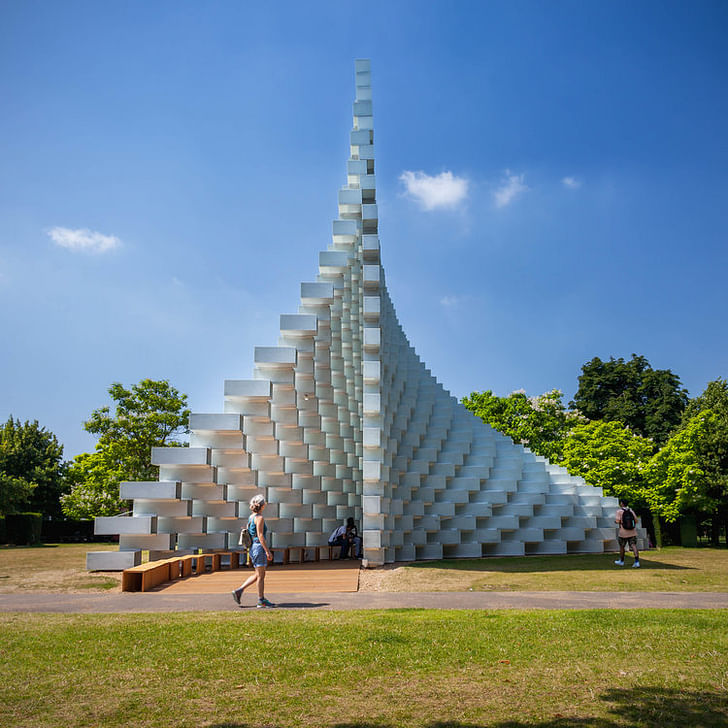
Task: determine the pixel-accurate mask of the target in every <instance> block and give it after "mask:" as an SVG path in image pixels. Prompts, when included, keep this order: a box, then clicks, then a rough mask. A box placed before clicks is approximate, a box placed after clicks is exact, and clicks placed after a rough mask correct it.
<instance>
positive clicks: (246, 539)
mask: <svg viewBox="0 0 728 728" xmlns="http://www.w3.org/2000/svg"><path fill="white" fill-rule="evenodd" d="M252 545H253V535H252V534H251V533H250V520H248V524H247V525H246V526H245V528H241V529H240V538H239V539H238V546H244V547H245V548H246V549H250V547H251V546H252Z"/></svg>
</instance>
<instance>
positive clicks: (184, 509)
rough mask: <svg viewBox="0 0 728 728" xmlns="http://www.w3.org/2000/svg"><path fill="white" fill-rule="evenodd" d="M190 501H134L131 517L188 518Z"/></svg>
mask: <svg viewBox="0 0 728 728" xmlns="http://www.w3.org/2000/svg"><path fill="white" fill-rule="evenodd" d="M191 505H192V503H191V502H190V501H183V500H178V501H173V500H146V499H142V498H136V499H135V500H134V508H133V515H134V518H136V517H137V516H190V515H192V514H191V513H190V509H191Z"/></svg>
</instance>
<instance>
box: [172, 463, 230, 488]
mask: <svg viewBox="0 0 728 728" xmlns="http://www.w3.org/2000/svg"><path fill="white" fill-rule="evenodd" d="M216 477H217V468H215V466H213V465H160V466H159V479H160V480H179V481H181V482H182V483H183V484H184V483H214V482H215V479H216Z"/></svg>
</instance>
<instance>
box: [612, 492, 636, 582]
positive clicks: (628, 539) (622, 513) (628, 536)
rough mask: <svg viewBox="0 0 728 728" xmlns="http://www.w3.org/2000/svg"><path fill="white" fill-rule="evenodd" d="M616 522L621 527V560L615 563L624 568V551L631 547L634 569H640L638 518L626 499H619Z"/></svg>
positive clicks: (619, 537)
mask: <svg viewBox="0 0 728 728" xmlns="http://www.w3.org/2000/svg"><path fill="white" fill-rule="evenodd" d="M614 522H615V523H617V524H618V525H619V536H618V541H619V559H618V560H617V561H615V562H614V563H615V564H616V565H617V566H624V549H625V547H626V546H629V547H630V548H631V549H632V551H633V553H634V564H632V568H633V569H639V568H640V552H639V551H638V550H637V516H636V515H635V512H634V511H633V510H632V509H631V508H630V507H629V505H628V504H627V501H626V500H625V499H624V498H620V499H619V508H618V509H617V515H616V516H615V518H614Z"/></svg>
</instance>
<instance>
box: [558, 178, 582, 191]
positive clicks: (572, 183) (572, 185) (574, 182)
mask: <svg viewBox="0 0 728 728" xmlns="http://www.w3.org/2000/svg"><path fill="white" fill-rule="evenodd" d="M561 184H562V185H564V187H568V188H569V189H570V190H578V189H579V187H581V180H578V179H576V177H564V178H563V179H562V180H561Z"/></svg>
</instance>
